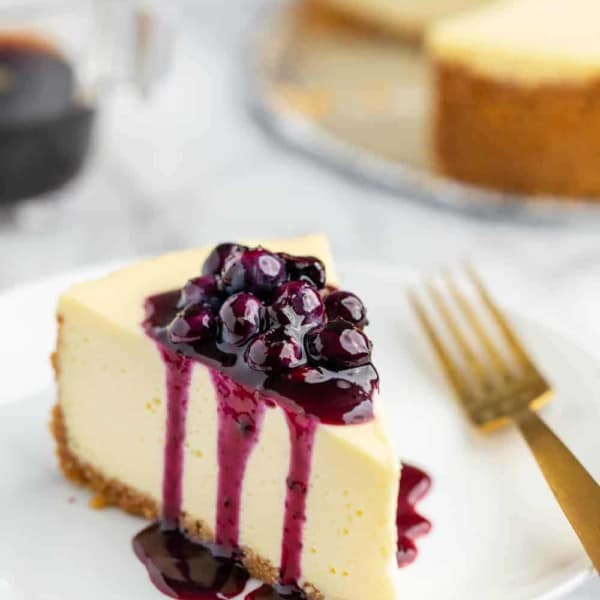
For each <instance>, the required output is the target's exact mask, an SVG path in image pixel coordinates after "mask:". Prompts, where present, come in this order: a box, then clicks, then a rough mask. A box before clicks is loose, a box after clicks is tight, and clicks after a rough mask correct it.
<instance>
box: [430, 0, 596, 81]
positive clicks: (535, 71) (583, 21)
mask: <svg viewBox="0 0 600 600" xmlns="http://www.w3.org/2000/svg"><path fill="white" fill-rule="evenodd" d="M427 46H428V48H429V50H430V53H431V55H432V57H433V59H434V60H436V61H443V62H446V63H453V64H456V65H457V66H463V67H466V68H468V69H471V70H473V71H474V72H476V73H479V74H481V75H485V76H489V77H493V78H499V79H503V80H509V81H515V82H518V83H523V84H532V85H536V84H544V83H561V82H581V81H586V80H589V79H593V78H596V77H599V76H600V2H598V0H496V1H495V2H493V3H492V4H490V5H489V6H485V7H482V8H479V9H475V10H472V11H469V12H468V13H465V14H461V15H458V16H453V17H447V18H445V19H442V20H440V21H439V22H437V23H436V24H434V25H433V26H432V27H431V28H430V30H429V31H428V34H427Z"/></svg>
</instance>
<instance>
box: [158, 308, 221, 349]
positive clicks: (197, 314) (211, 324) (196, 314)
mask: <svg viewBox="0 0 600 600" xmlns="http://www.w3.org/2000/svg"><path fill="white" fill-rule="evenodd" d="M215 330H216V321H215V315H214V313H213V311H212V309H211V308H210V307H209V306H206V305H204V304H189V305H188V306H186V307H185V308H184V309H183V310H180V311H179V312H178V313H177V314H176V315H175V317H174V319H173V320H172V321H171V323H170V324H169V326H168V328H167V335H168V337H169V340H170V341H171V342H172V343H174V344H179V343H188V344H190V343H194V342H201V341H204V340H207V339H209V338H211V337H212V336H213V335H214V333H215Z"/></svg>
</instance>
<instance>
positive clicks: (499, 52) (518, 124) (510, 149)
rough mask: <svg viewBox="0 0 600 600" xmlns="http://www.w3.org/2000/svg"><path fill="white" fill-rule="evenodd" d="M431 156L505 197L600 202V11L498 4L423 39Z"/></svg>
mask: <svg viewBox="0 0 600 600" xmlns="http://www.w3.org/2000/svg"><path fill="white" fill-rule="evenodd" d="M427 45H428V48H429V51H430V54H431V57H432V62H433V64H434V70H435V78H434V79H435V89H434V97H435V100H434V112H435V115H434V145H435V147H434V153H435V159H436V161H437V164H438V165H439V167H440V168H441V170H442V171H443V172H445V173H447V174H448V175H450V176H452V177H455V178H458V179H461V180H464V181H467V182H472V183H475V184H479V185H484V186H488V187H494V188H499V189H503V190H509V191H518V192H527V193H539V194H553V195H561V196H589V197H595V198H597V197H598V196H600V152H598V136H599V135H600V103H598V94H599V92H600V2H598V1H597V0H504V1H497V2H494V3H492V4H490V5H489V6H486V7H484V8H481V9H478V10H474V11H471V12H469V13H467V14H465V15H459V16H457V17H449V18H447V19H443V20H441V21H440V22H438V23H436V24H435V25H434V26H433V27H432V28H431V29H430V31H429V32H428V36H427Z"/></svg>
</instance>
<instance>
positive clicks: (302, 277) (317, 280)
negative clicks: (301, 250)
mask: <svg viewBox="0 0 600 600" xmlns="http://www.w3.org/2000/svg"><path fill="white" fill-rule="evenodd" d="M279 256H281V257H282V258H283V259H284V260H285V262H286V266H287V271H288V274H289V277H290V279H292V280H295V281H308V283H312V284H313V285H314V286H315V287H316V288H317V289H318V290H320V289H322V288H324V287H325V265H324V264H323V262H322V261H321V260H319V259H318V258H315V257H314V256H292V255H290V254H285V253H281V254H280V255H279Z"/></svg>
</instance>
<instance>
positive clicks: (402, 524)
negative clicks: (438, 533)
mask: <svg viewBox="0 0 600 600" xmlns="http://www.w3.org/2000/svg"><path fill="white" fill-rule="evenodd" d="M430 488H431V478H430V477H429V475H427V473H425V472H423V471H421V469H417V467H413V466H412V465H403V466H402V474H401V476H400V490H399V492H398V509H397V513H396V527H397V528H398V551H397V554H396V557H397V559H398V566H399V567H405V566H406V565H409V564H410V563H412V562H413V561H414V560H415V558H416V557H417V546H416V544H415V539H416V538H418V537H420V536H422V535H425V534H426V533H429V532H430V531H431V523H430V522H429V521H428V520H427V519H426V518H425V517H423V516H421V515H420V514H419V513H418V512H417V510H416V506H417V503H418V502H419V501H420V500H421V499H422V498H423V497H424V496H425V495H426V494H427V492H429V489H430Z"/></svg>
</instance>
